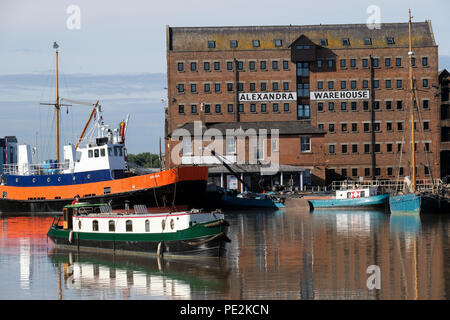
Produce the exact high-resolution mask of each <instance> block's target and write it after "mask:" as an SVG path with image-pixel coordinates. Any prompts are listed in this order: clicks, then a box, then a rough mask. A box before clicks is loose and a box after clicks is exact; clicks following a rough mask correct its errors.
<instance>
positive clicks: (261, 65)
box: [260, 61, 267, 70]
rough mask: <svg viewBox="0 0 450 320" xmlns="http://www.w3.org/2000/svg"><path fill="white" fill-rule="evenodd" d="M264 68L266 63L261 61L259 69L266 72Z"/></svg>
mask: <svg viewBox="0 0 450 320" xmlns="http://www.w3.org/2000/svg"><path fill="white" fill-rule="evenodd" d="M266 67H267V62H266V61H261V63H260V69H261V70H266Z"/></svg>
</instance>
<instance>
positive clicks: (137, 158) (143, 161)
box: [128, 152, 159, 168]
mask: <svg viewBox="0 0 450 320" xmlns="http://www.w3.org/2000/svg"><path fill="white" fill-rule="evenodd" d="M128 163H130V164H135V165H136V166H138V167H142V168H159V155H157V154H151V153H150V152H143V153H139V154H128Z"/></svg>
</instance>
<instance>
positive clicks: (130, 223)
mask: <svg viewBox="0 0 450 320" xmlns="http://www.w3.org/2000/svg"><path fill="white" fill-rule="evenodd" d="M125 226H126V229H125V230H126V232H133V221H131V220H127V222H126V224H125Z"/></svg>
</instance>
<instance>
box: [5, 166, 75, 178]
mask: <svg viewBox="0 0 450 320" xmlns="http://www.w3.org/2000/svg"><path fill="white" fill-rule="evenodd" d="M66 170H72V171H73V170H74V166H70V165H69V163H46V164H43V163H39V164H29V163H24V164H17V163H13V164H4V165H3V174H9V175H20V176H30V175H47V174H59V173H62V172H63V171H66Z"/></svg>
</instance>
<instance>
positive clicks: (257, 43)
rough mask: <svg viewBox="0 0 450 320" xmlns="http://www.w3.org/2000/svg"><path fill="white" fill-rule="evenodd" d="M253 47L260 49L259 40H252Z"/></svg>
mask: <svg viewBox="0 0 450 320" xmlns="http://www.w3.org/2000/svg"><path fill="white" fill-rule="evenodd" d="M252 45H253V47H254V48H257V47H259V40H252Z"/></svg>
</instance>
